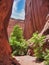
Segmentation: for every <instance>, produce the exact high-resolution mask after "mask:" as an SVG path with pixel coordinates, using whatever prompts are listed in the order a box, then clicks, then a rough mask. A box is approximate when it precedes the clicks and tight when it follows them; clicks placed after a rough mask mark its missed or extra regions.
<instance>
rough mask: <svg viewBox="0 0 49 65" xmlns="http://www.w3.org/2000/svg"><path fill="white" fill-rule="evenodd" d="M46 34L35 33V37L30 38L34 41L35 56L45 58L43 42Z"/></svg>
mask: <svg viewBox="0 0 49 65" xmlns="http://www.w3.org/2000/svg"><path fill="white" fill-rule="evenodd" d="M44 39H45V36H39V35H38V33H37V32H36V33H34V34H33V37H32V38H31V39H30V41H31V42H33V43H34V44H33V49H34V56H36V57H37V58H38V59H43V44H44Z"/></svg>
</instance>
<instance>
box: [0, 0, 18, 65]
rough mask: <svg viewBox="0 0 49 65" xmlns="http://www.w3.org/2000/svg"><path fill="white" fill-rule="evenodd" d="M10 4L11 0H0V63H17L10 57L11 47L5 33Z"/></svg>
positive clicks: (9, 64) (5, 64)
mask: <svg viewBox="0 0 49 65" xmlns="http://www.w3.org/2000/svg"><path fill="white" fill-rule="evenodd" d="M12 4H13V0H0V65H17V61H16V63H15V62H14V61H13V58H12V57H11V47H10V45H9V43H8V35H7V27H8V23H9V22H8V21H9V18H10V15H11V10H12ZM14 63H15V64H14Z"/></svg>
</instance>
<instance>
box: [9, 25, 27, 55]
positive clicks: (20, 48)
mask: <svg viewBox="0 0 49 65" xmlns="http://www.w3.org/2000/svg"><path fill="white" fill-rule="evenodd" d="M9 42H10V45H11V47H12V50H13V52H12V54H13V55H25V54H26V53H27V47H28V44H27V41H26V40H25V39H24V38H23V31H22V29H21V28H20V27H19V26H18V25H16V26H14V29H13V32H12V33H11V36H10V38H9Z"/></svg>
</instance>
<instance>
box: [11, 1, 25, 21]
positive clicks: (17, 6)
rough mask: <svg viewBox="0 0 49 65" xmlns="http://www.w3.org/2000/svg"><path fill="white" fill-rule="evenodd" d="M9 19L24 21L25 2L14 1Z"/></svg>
mask: <svg viewBox="0 0 49 65" xmlns="http://www.w3.org/2000/svg"><path fill="white" fill-rule="evenodd" d="M11 18H15V19H22V20H24V19H25V0H14V3H13V8H12V15H11Z"/></svg>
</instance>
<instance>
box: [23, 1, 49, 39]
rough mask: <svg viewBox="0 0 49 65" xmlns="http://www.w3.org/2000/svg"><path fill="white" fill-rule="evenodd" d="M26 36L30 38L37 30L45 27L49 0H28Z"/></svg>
mask: <svg viewBox="0 0 49 65" xmlns="http://www.w3.org/2000/svg"><path fill="white" fill-rule="evenodd" d="M25 7H26V8H25V12H26V15H25V30H24V37H25V38H26V39H28V38H30V37H31V36H32V34H33V33H34V32H36V31H39V32H41V30H42V29H43V27H44V25H45V22H46V16H47V14H48V13H49V0H26V6H25Z"/></svg>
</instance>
